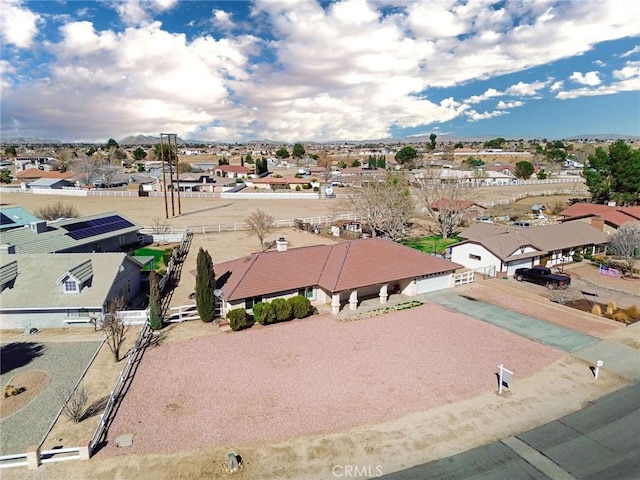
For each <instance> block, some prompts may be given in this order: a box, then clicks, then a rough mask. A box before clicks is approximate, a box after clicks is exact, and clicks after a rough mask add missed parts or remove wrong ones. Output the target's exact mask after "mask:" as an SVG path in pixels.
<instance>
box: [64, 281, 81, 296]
mask: <svg viewBox="0 0 640 480" xmlns="http://www.w3.org/2000/svg"><path fill="white" fill-rule="evenodd" d="M64 292H65V293H77V292H78V282H76V281H75V280H65V281H64Z"/></svg>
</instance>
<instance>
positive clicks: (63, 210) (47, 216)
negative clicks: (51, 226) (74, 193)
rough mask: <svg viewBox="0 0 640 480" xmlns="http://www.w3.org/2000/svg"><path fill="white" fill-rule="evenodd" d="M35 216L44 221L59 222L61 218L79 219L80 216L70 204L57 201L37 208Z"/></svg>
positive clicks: (34, 212)
mask: <svg viewBox="0 0 640 480" xmlns="http://www.w3.org/2000/svg"><path fill="white" fill-rule="evenodd" d="M33 214H34V215H35V216H36V217H38V218H41V219H42V220H58V219H59V218H77V217H79V216H80V213H79V212H78V209H77V208H76V207H74V206H73V205H71V204H70V203H64V202H62V201H57V202H55V203H51V204H49V205H45V206H43V207H40V208H36V209H35V210H34V211H33Z"/></svg>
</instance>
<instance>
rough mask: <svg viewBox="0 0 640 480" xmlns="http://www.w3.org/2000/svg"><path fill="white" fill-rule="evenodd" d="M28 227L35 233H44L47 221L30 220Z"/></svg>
mask: <svg viewBox="0 0 640 480" xmlns="http://www.w3.org/2000/svg"><path fill="white" fill-rule="evenodd" d="M29 228H30V229H31V231H32V232H35V233H44V232H46V231H47V222H45V221H44V220H41V221H39V222H31V223H30V224H29Z"/></svg>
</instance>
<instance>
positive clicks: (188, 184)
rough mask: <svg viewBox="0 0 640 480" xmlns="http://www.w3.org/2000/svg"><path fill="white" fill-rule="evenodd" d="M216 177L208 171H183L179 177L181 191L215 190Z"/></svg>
mask: <svg viewBox="0 0 640 480" xmlns="http://www.w3.org/2000/svg"><path fill="white" fill-rule="evenodd" d="M215 185H216V179H215V178H213V177H211V176H209V175H208V174H206V173H183V174H181V175H180V177H179V182H178V188H180V191H181V192H213V190H214V187H215Z"/></svg>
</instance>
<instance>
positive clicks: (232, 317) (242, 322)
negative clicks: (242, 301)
mask: <svg viewBox="0 0 640 480" xmlns="http://www.w3.org/2000/svg"><path fill="white" fill-rule="evenodd" d="M227 319H228V320H229V326H230V327H231V330H233V331H234V332H236V331H238V330H242V329H243V328H246V326H247V312H246V310H245V309H244V308H234V309H233V310H229V311H228V312H227Z"/></svg>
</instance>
